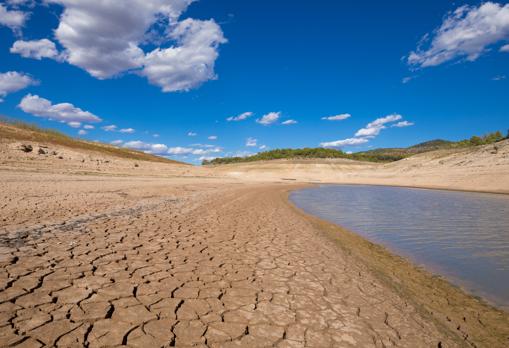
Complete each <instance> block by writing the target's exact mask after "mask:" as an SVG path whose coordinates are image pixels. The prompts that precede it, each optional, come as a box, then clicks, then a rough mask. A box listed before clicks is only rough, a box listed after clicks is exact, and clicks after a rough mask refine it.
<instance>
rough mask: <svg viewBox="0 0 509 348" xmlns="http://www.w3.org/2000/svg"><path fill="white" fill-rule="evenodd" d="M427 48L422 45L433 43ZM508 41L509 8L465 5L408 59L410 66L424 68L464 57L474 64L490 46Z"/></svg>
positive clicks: (491, 5)
mask: <svg viewBox="0 0 509 348" xmlns="http://www.w3.org/2000/svg"><path fill="white" fill-rule="evenodd" d="M430 38H431V42H430V43H429V45H428V47H427V48H424V49H423V48H422V47H423V44H425V43H427V42H428V41H430V40H429V39H430ZM508 39H509V4H506V5H502V4H498V3H493V2H485V3H482V4H481V5H479V6H478V7H475V6H468V5H464V6H461V7H459V8H458V9H456V10H455V11H453V12H450V13H448V14H447V16H446V17H445V19H444V21H443V23H442V25H441V26H440V27H439V28H438V29H436V30H435V31H434V32H433V33H432V34H431V35H430V34H427V35H426V36H424V38H423V39H422V40H421V43H420V44H419V46H418V48H417V50H416V51H413V52H411V53H410V54H409V56H408V63H409V64H410V65H414V66H418V67H421V68H424V67H430V66H436V65H440V64H442V63H444V62H447V61H451V60H454V59H458V58H462V57H465V58H466V59H467V60H469V61H474V60H476V59H477V58H479V57H480V56H481V55H482V54H483V53H484V52H486V51H487V50H488V49H489V48H490V46H491V45H494V44H496V43H498V42H500V41H504V40H508Z"/></svg>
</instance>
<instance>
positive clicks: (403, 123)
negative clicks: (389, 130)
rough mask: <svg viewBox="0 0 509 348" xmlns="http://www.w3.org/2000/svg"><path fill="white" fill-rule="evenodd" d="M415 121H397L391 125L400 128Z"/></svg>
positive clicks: (411, 124)
mask: <svg viewBox="0 0 509 348" xmlns="http://www.w3.org/2000/svg"><path fill="white" fill-rule="evenodd" d="M413 125H414V123H413V122H409V121H400V122H398V123H395V124H393V125H392V126H391V127H398V128H403V127H410V126H413Z"/></svg>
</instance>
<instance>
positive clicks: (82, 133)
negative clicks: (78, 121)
mask: <svg viewBox="0 0 509 348" xmlns="http://www.w3.org/2000/svg"><path fill="white" fill-rule="evenodd" d="M78 134H79V135H85V134H87V131H86V130H84V129H80V130H79V131H78Z"/></svg>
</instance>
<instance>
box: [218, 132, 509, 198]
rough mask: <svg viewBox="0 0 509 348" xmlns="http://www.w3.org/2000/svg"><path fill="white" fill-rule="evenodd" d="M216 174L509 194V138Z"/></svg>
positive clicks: (236, 167)
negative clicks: (386, 158)
mask: <svg viewBox="0 0 509 348" xmlns="http://www.w3.org/2000/svg"><path fill="white" fill-rule="evenodd" d="M212 169H213V170H214V172H215V173H216V174H219V173H220V174H222V175H225V176H228V177H232V178H239V179H243V180H250V181H298V182H323V183H350V184H380V185H400V186H419V187H430V188H431V187H432V188H444V189H458V190H471V191H486V192H503V193H509V140H505V141H502V142H499V143H496V144H493V145H485V146H479V147H475V148H466V149H454V150H438V151H432V152H427V153H423V154H418V155H415V156H412V157H410V158H407V159H403V160H401V161H397V162H392V163H388V164H378V163H369V162H357V161H350V160H344V159H331V160H274V161H265V162H251V163H241V164H230V165H224V166H215V167H213V168H212Z"/></svg>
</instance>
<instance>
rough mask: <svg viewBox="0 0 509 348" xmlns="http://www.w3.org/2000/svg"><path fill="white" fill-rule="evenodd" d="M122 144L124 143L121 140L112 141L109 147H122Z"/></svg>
mask: <svg viewBox="0 0 509 348" xmlns="http://www.w3.org/2000/svg"><path fill="white" fill-rule="evenodd" d="M123 143H124V141H122V140H113V141H112V142H110V144H111V145H122V144H123Z"/></svg>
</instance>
